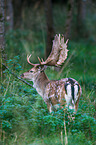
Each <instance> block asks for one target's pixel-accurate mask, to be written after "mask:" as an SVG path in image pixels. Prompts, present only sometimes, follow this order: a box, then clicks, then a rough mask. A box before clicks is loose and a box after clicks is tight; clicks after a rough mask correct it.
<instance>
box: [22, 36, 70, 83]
mask: <svg viewBox="0 0 96 145" xmlns="http://www.w3.org/2000/svg"><path fill="white" fill-rule="evenodd" d="M67 42H68V40H67V41H66V42H65V43H64V36H61V37H60V34H59V36H58V35H56V36H55V39H54V40H53V46H52V51H51V53H50V55H49V57H48V58H47V59H46V60H45V61H43V59H42V61H41V60H40V58H39V57H38V60H39V63H38V64H33V63H31V62H30V60H29V59H30V57H31V55H29V56H27V62H28V63H29V64H30V65H32V66H33V67H32V69H30V70H29V71H28V72H25V73H23V74H22V75H21V77H22V78H26V79H29V80H31V81H33V80H34V79H35V78H36V77H37V76H38V74H40V73H41V72H43V71H44V70H45V68H46V67H47V66H60V65H61V64H62V63H64V61H65V59H66V58H67V52H68V50H67V49H66V48H67Z"/></svg>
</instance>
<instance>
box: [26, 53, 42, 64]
mask: <svg viewBox="0 0 96 145" xmlns="http://www.w3.org/2000/svg"><path fill="white" fill-rule="evenodd" d="M30 57H31V54H30V55H29V56H28V55H27V62H28V63H29V64H31V65H33V66H37V65H40V64H34V63H31V62H30V60H29V59H30Z"/></svg>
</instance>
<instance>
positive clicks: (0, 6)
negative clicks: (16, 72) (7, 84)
mask: <svg viewBox="0 0 96 145" xmlns="http://www.w3.org/2000/svg"><path fill="white" fill-rule="evenodd" d="M4 4H5V3H4V0H0V76H1V80H2V71H3V68H2V62H3V61H4V59H5V52H4V51H5V40H4V32H5V27H4V16H5V11H4V6H5V5H4Z"/></svg>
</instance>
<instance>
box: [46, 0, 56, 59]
mask: <svg viewBox="0 0 96 145" xmlns="http://www.w3.org/2000/svg"><path fill="white" fill-rule="evenodd" d="M44 3H45V15H46V23H47V42H46V52H45V57H46V58H47V57H48V56H49V54H50V52H51V49H52V40H53V39H54V28H53V13H52V1H51V0H45V1H44Z"/></svg>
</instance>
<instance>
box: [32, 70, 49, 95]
mask: <svg viewBox="0 0 96 145" xmlns="http://www.w3.org/2000/svg"><path fill="white" fill-rule="evenodd" d="M48 81H49V79H48V77H47V75H46V74H45V72H40V73H39V74H38V75H37V76H36V77H35V79H34V80H33V87H34V88H35V89H36V91H37V92H38V94H39V95H40V96H42V97H43V94H44V89H45V86H46V84H47V83H48Z"/></svg>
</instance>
